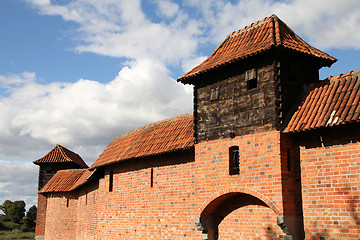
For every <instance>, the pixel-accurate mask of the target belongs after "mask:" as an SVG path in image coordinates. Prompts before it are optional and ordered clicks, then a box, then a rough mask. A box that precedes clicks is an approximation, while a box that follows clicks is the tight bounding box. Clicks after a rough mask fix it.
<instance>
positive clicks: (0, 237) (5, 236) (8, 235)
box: [0, 229, 35, 240]
mask: <svg viewBox="0 0 360 240" xmlns="http://www.w3.org/2000/svg"><path fill="white" fill-rule="evenodd" d="M34 238H35V233H34V232H22V231H20V230H18V229H15V230H10V231H6V230H3V231H0V240H13V239H34Z"/></svg>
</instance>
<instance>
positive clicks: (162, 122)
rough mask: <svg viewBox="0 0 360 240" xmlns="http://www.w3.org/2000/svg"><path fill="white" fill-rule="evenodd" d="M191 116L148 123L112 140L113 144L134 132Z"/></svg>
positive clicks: (186, 115) (190, 114)
mask: <svg viewBox="0 0 360 240" xmlns="http://www.w3.org/2000/svg"><path fill="white" fill-rule="evenodd" d="M192 115H193V114H192V113H188V114H183V115H180V116H176V117H172V118H168V119H164V120H160V121H157V122H153V123H149V124H147V125H144V126H141V127H138V128H135V129H134V130H131V131H129V132H126V133H124V134H121V135H120V136H118V137H116V138H114V139H113V142H115V141H117V140H119V139H122V138H124V137H126V136H129V135H131V134H134V133H136V132H139V131H142V130H145V129H149V128H151V127H154V126H158V125H161V124H165V123H171V122H173V121H177V120H181V119H185V118H190V117H192Z"/></svg>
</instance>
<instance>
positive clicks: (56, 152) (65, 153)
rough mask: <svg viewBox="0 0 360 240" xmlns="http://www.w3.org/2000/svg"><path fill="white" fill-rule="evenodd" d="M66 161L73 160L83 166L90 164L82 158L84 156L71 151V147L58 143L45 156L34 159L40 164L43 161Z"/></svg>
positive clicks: (86, 166)
mask: <svg viewBox="0 0 360 240" xmlns="http://www.w3.org/2000/svg"><path fill="white" fill-rule="evenodd" d="M65 162H68V163H69V162H72V163H75V164H77V165H79V166H81V167H84V168H88V165H86V163H85V162H84V160H82V158H81V157H80V156H79V155H78V154H76V153H74V152H72V151H70V150H69V149H67V148H65V147H63V146H60V145H56V147H54V148H53V149H52V150H51V151H50V152H49V153H48V154H46V155H45V156H44V157H42V158H40V159H38V160H36V161H34V163H35V164H37V165H39V164H42V163H65Z"/></svg>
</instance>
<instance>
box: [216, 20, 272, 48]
mask: <svg viewBox="0 0 360 240" xmlns="http://www.w3.org/2000/svg"><path fill="white" fill-rule="evenodd" d="M275 17H276V18H277V16H276V15H275V14H272V15H271V16H269V17H265V18H263V19H261V20H259V21H257V22H254V23H252V24H250V25H249V26H245V27H244V28H242V29H240V30H237V31H233V32H232V33H230V34H228V35H227V36H226V38H225V40H227V39H228V38H231V37H236V36H237V35H240V34H242V33H244V32H247V31H249V30H251V29H254V28H257V27H260V26H261V25H263V24H265V23H267V22H269V21H270V20H271V19H274V18H275ZM225 40H224V41H223V42H225Z"/></svg>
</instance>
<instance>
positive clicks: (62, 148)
mask: <svg viewBox="0 0 360 240" xmlns="http://www.w3.org/2000/svg"><path fill="white" fill-rule="evenodd" d="M56 148H57V149H59V151H60V153H61V154H62V155H63V157H64V158H65V159H66V160H67V161H69V162H73V161H72V160H71V158H70V157H69V156H68V155H67V154H66V153H65V151H64V147H63V146H61V145H60V144H56Z"/></svg>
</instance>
